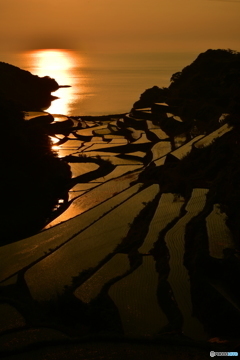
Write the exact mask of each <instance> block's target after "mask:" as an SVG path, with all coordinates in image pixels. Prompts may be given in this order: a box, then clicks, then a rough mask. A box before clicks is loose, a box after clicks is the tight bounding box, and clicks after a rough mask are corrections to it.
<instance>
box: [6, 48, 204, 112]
mask: <svg viewBox="0 0 240 360" xmlns="http://www.w3.org/2000/svg"><path fill="white" fill-rule="evenodd" d="M197 56H198V53H194V52H183V53H179V52H178V53H160V52H157V53H125V54H124V53H119V54H118V53H112V54H111V53H108V54H106V53H83V52H81V51H75V50H66V49H41V50H32V51H24V52H18V53H15V54H14V53H0V61H4V62H7V63H10V64H12V65H15V66H18V67H20V68H22V69H24V70H28V71H30V72H31V73H32V74H34V75H38V76H41V77H42V76H50V77H52V78H54V79H55V80H56V81H57V82H58V83H59V84H60V85H70V86H71V87H70V88H61V89H59V90H57V91H56V92H54V93H52V94H53V95H54V96H57V97H59V99H57V100H55V101H53V102H52V105H51V107H50V108H48V109H47V111H48V112H50V113H52V114H64V115H68V116H73V115H75V116H81V115H82V116H84V115H95V116H96V115H109V114H121V113H126V112H129V111H130V109H131V108H132V105H133V103H134V102H135V101H137V100H138V99H139V97H140V95H141V94H142V93H143V92H144V91H145V90H146V89H148V88H151V87H152V86H154V85H157V86H159V87H168V86H169V84H170V78H171V76H172V74H174V73H175V72H177V71H181V70H182V69H183V68H184V67H185V66H187V65H189V64H191V63H192V61H193V60H195V59H196V57H197Z"/></svg>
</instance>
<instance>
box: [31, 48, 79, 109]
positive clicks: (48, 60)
mask: <svg viewBox="0 0 240 360" xmlns="http://www.w3.org/2000/svg"><path fill="white" fill-rule="evenodd" d="M24 56H25V57H26V64H27V70H29V71H30V72H31V73H32V74H34V75H38V76H40V77H44V76H49V77H51V78H54V79H55V80H56V81H57V82H58V84H59V85H70V86H71V87H70V88H67V89H65V88H60V89H58V90H57V91H55V92H54V93H53V95H54V96H57V97H59V99H56V100H54V101H53V102H52V105H51V106H50V107H49V108H48V111H49V112H50V113H52V114H54V113H56V114H68V113H69V110H70V108H71V107H72V106H73V105H74V103H76V102H77V101H79V98H78V97H79V96H82V94H84V93H86V89H85V87H86V81H85V80H83V79H82V78H80V77H79V76H78V78H77V77H76V74H75V72H76V68H77V67H78V72H79V67H80V69H81V64H82V63H83V61H84V59H83V58H82V57H81V56H80V55H79V53H76V52H74V51H72V50H67V49H41V50H40V49H39V50H33V51H28V52H26V53H24ZM76 89H77V92H76ZM83 96H84V95H83Z"/></svg>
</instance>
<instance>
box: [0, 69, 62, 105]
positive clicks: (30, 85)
mask: <svg viewBox="0 0 240 360" xmlns="http://www.w3.org/2000/svg"><path fill="white" fill-rule="evenodd" d="M0 79H1V82H0V96H1V97H3V98H5V99H7V100H11V101H14V102H15V103H17V104H18V105H19V106H20V108H21V110H25V111H27V110H42V109H46V108H48V107H49V106H50V104H51V101H52V100H54V99H56V97H54V96H52V95H51V92H53V91H56V90H57V89H58V88H59V85H58V83H57V82H56V81H55V80H54V79H51V78H50V77H49V76H45V77H42V78H41V77H39V76H36V75H32V74H31V73H30V72H29V71H25V70H22V69H19V68H18V67H16V66H13V65H10V64H7V63H4V62H0Z"/></svg>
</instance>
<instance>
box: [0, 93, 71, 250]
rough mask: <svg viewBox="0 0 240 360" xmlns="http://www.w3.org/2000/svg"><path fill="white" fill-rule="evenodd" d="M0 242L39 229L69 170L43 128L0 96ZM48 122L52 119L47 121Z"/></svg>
mask: <svg viewBox="0 0 240 360" xmlns="http://www.w3.org/2000/svg"><path fill="white" fill-rule="evenodd" d="M0 119H1V141H0V149H1V150H0V158H1V174H2V175H1V182H0V191H1V207H2V212H1V213H2V214H1V243H2V244H3V242H6V241H7V242H9V241H13V240H17V239H19V238H22V237H26V236H28V235H31V234H32V233H34V232H36V231H39V230H40V229H41V228H42V227H43V226H44V224H45V222H46V219H47V218H48V217H49V216H50V214H51V211H52V210H53V208H54V205H55V204H56V203H57V202H58V199H59V198H63V197H64V196H66V195H64V189H65V187H66V183H67V181H68V180H69V179H70V178H71V172H70V169H69V166H68V165H67V163H64V162H63V161H62V160H60V159H58V158H57V156H56V155H55V154H54V153H53V152H52V149H51V146H52V143H51V141H50V138H49V137H48V135H47V134H46V132H45V130H44V127H41V126H37V125H35V126H34V125H32V123H31V121H29V122H27V121H24V115H23V113H22V112H21V111H20V110H19V108H18V106H16V104H14V103H13V102H10V101H6V100H3V99H0ZM50 121H51V120H50Z"/></svg>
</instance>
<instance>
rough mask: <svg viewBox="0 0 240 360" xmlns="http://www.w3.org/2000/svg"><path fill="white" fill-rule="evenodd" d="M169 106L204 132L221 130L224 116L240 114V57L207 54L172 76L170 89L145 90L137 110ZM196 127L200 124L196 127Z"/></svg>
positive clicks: (227, 53) (217, 52)
mask: <svg viewBox="0 0 240 360" xmlns="http://www.w3.org/2000/svg"><path fill="white" fill-rule="evenodd" d="M156 102H166V103H167V104H168V105H169V106H170V107H169V111H171V112H173V113H174V114H175V115H179V116H180V117H181V118H182V119H183V120H185V121H187V122H192V123H193V121H194V120H195V121H196V123H197V125H198V127H200V128H201V130H203V129H204V130H206V129H208V130H209V131H211V130H213V129H214V128H216V127H218V125H219V124H218V119H219V117H220V115H221V114H222V113H229V114H235V115H237V114H238V115H239V114H240V53H238V52H236V51H233V50H221V49H218V50H211V49H210V50H207V51H206V52H204V53H202V54H200V55H199V56H198V57H197V58H196V60H195V61H193V63H192V64H190V65H188V66H186V67H185V68H184V69H183V70H182V71H179V72H177V73H175V74H173V75H172V77H171V84H170V86H169V87H168V88H159V87H157V86H154V87H152V88H151V89H147V90H145V92H144V93H143V94H142V95H141V96H140V100H139V101H137V102H135V103H134V105H133V108H144V107H154V103H156ZM195 125H196V124H195Z"/></svg>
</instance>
